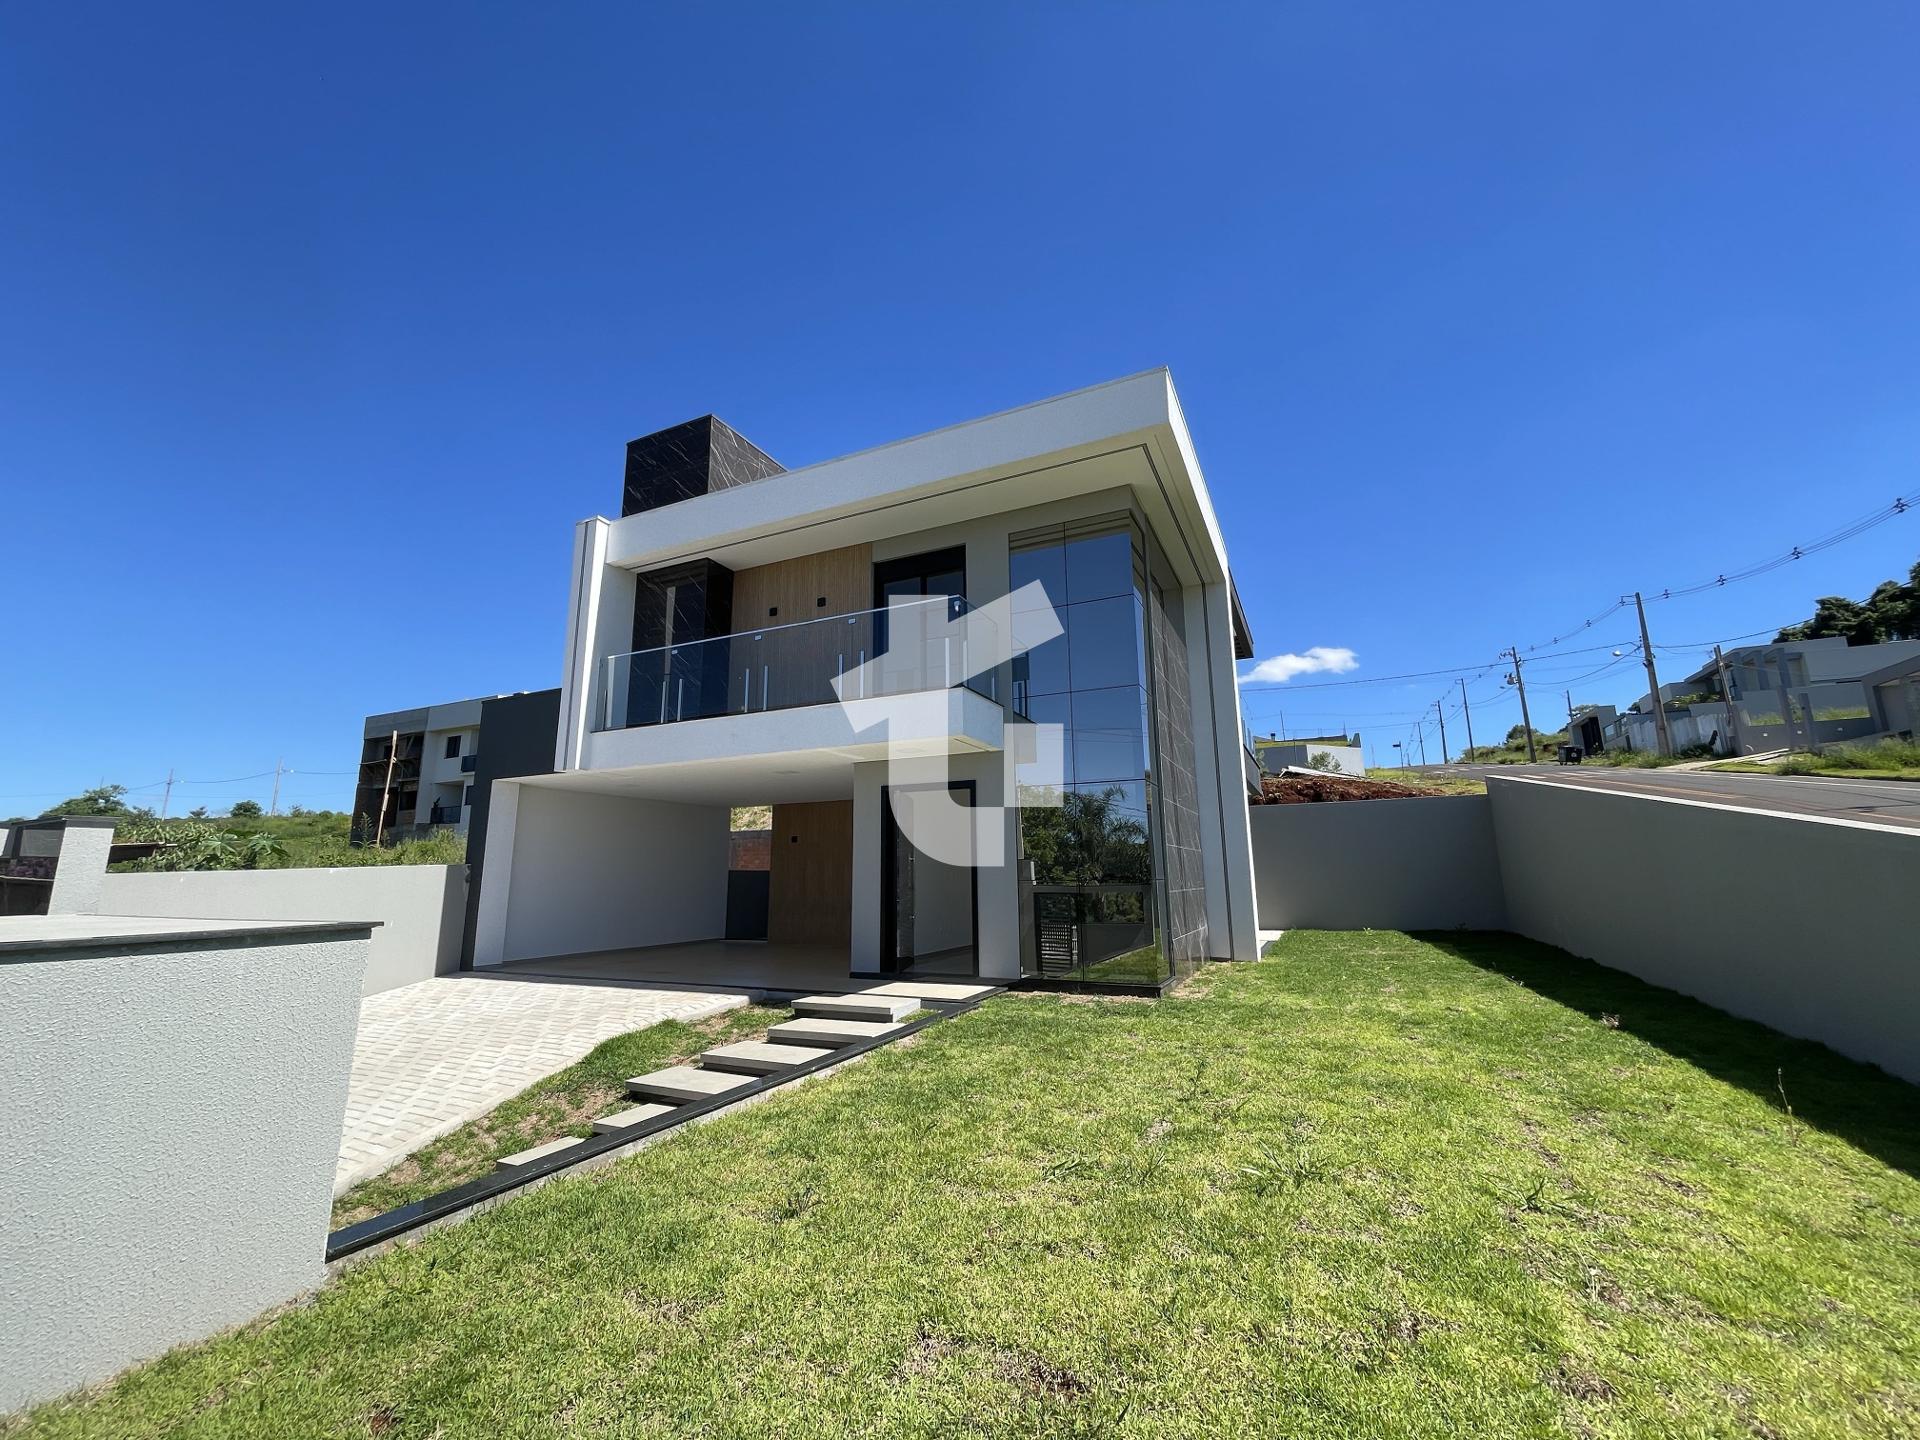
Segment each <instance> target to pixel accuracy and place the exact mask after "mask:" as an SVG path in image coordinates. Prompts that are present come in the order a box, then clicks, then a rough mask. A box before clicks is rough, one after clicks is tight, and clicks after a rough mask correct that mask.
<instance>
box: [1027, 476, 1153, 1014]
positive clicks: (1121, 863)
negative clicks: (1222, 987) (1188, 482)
mask: <svg viewBox="0 0 1920 1440" xmlns="http://www.w3.org/2000/svg"><path fill="white" fill-rule="evenodd" d="M1009 551H1010V553H1009V556H1008V559H1009V565H1010V580H1011V588H1012V589H1013V591H1014V592H1015V597H1016V598H1015V600H1014V605H1015V608H1016V610H1018V609H1020V608H1023V607H1025V606H1028V605H1031V603H1032V602H1031V601H1027V600H1022V599H1020V598H1019V596H1018V592H1019V591H1020V589H1021V588H1022V587H1023V586H1025V585H1027V584H1029V583H1033V582H1038V584H1039V585H1040V586H1041V587H1042V590H1043V591H1044V594H1045V596H1046V600H1047V602H1048V603H1050V604H1051V605H1052V606H1053V608H1054V610H1055V612H1056V613H1057V614H1058V615H1059V617H1060V622H1061V625H1062V626H1063V628H1064V630H1065V632H1066V633H1065V634H1063V635H1061V636H1059V637H1058V638H1056V639H1054V640H1050V641H1048V642H1047V643H1046V644H1045V645H1041V646H1038V647H1036V648H1034V649H1032V650H1029V651H1027V652H1026V653H1025V654H1023V655H1020V656H1017V657H1015V659H1014V662H1013V687H1014V694H1013V708H1014V709H1015V710H1016V711H1017V712H1020V713H1023V714H1025V715H1026V716H1027V717H1028V718H1029V719H1031V720H1033V721H1034V722H1035V723H1053V724H1057V725H1059V726H1060V727H1061V729H1062V731H1063V732H1064V744H1063V747H1062V752H1063V753H1062V760H1063V770H1064V774H1063V776H1062V781H1063V784H1062V788H1061V792H1060V795H1059V800H1060V804H1059V805H1058V806H1057V807H1054V806H1047V805H1043V804H1037V803H1034V802H1036V801H1038V800H1040V799H1041V798H1042V797H1040V796H1039V795H1037V794H1034V793H1033V792H1031V791H1023V792H1022V794H1021V797H1020V799H1021V802H1022V809H1021V816H1020V831H1021V846H1022V850H1023V852H1024V855H1025V857H1026V858H1027V859H1028V860H1029V861H1031V862H1032V865H1033V882H1034V883H1033V916H1034V918H1033V925H1034V930H1035V932H1036V933H1035V936H1034V941H1035V944H1034V954H1035V963H1036V968H1037V969H1038V970H1039V972H1040V973H1041V974H1044V975H1049V976H1058V977H1061V978H1066V979H1073V980H1082V981H1089V982H1093V983H1101V982H1105V983H1110V984H1136V985H1137V984H1157V983H1159V982H1160V981H1162V980H1165V979H1166V978H1168V976H1169V975H1170V974H1171V973H1172V969H1171V964H1170V960H1169V952H1168V948H1167V946H1166V944H1165V943H1164V940H1163V937H1164V934H1165V917H1166V913H1167V903H1166V886H1165V879H1164V870H1163V868H1162V867H1161V866H1160V865H1158V864H1156V861H1155V856H1156V854H1157V853H1158V851H1159V848H1160V845H1159V840H1158V837H1157V836H1156V834H1155V827H1156V824H1157V823H1158V814H1159V809H1160V804H1161V798H1160V796H1159V794H1158V793H1157V792H1158V785H1157V782H1156V779H1155V775H1154V769H1153V750H1154V742H1153V728H1152V719H1151V716H1152V710H1151V703H1150V698H1149V689H1148V686H1149V677H1150V674H1151V672H1150V670H1149V668H1148V652H1147V635H1148V624H1147V594H1148V580H1147V563H1146V552H1145V546H1144V543H1143V539H1142V536H1141V533H1140V529H1139V527H1138V526H1137V525H1136V524H1135V523H1134V521H1133V519H1132V517H1131V516H1129V515H1125V514H1120V515H1108V516H1102V517H1099V518H1097V519H1091V520H1085V521H1076V522H1070V523H1068V524H1064V525H1052V526H1046V527H1043V528H1041V529H1038V530H1032V531H1025V532H1022V533H1020V534H1017V535H1014V536H1012V537H1010V542H1009Z"/></svg>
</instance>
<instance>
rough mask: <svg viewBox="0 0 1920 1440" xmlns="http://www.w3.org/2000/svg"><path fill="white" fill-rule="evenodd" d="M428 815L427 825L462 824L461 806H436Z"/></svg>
mask: <svg viewBox="0 0 1920 1440" xmlns="http://www.w3.org/2000/svg"><path fill="white" fill-rule="evenodd" d="M427 813H428V817H429V818H428V821H427V823H428V824H430V825H458V824H459V823H460V806H458V805H435V806H434V807H433V809H432V810H430V811H428V812H427Z"/></svg>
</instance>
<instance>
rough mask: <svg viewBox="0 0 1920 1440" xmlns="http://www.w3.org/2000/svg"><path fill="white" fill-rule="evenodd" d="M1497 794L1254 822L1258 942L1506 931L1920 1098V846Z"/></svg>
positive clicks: (1641, 799) (1308, 810)
mask: <svg viewBox="0 0 1920 1440" xmlns="http://www.w3.org/2000/svg"><path fill="white" fill-rule="evenodd" d="M1488 792H1489V793H1488V794H1487V795H1484V796H1477V795H1476V796H1457V797H1448V798H1428V799H1420V800H1365V801H1350V802H1337V803H1327V804H1318V805H1262V806H1256V807H1254V809H1253V810H1252V812H1251V820H1252V824H1253V855H1254V869H1255V874H1256V876H1257V879H1258V886H1259V897H1260V924H1261V926H1262V927H1263V928H1265V929H1271V930H1283V929H1292V928H1313V929H1328V930H1360V929H1380V930H1444V929H1452V928H1454V927H1456V926H1465V927H1467V928H1471V929H1486V930H1511V931H1513V932H1515V933H1516V934H1520V935H1525V936H1527V937H1529V938H1530V939H1534V940H1540V941H1543V942H1545V943H1546V944H1549V945H1557V946H1559V947H1560V948H1561V949H1563V950H1567V951H1570V952H1572V953H1573V954H1575V955H1578V956H1581V957H1583V958H1586V959H1590V960H1596V961H1598V962H1599V963H1600V964H1602V965H1608V966H1611V967H1613V968H1614V969H1617V970H1625V971H1627V972H1629V973H1630V974H1633V975H1638V976H1639V977H1640V978H1641V979H1643V980H1647V981H1650V982H1652V983H1653V984H1656V985H1664V986H1666V987H1668V988H1669V989H1673V990H1678V991H1681V992H1682V993H1683V994H1687V995H1692V996H1695V997H1697V998H1699V999H1701V1000H1704V1001H1706V1002H1707V1003H1708V1004H1711V1005H1716V1006H1718V1007H1720V1008H1721V1009H1723V1010H1726V1011H1728V1012H1730V1013H1732V1014H1735V1015H1741V1016H1745V1017H1747V1018H1748V1019H1753V1020H1758V1021H1761V1022H1763V1023H1764V1024H1767V1025H1771V1026H1773V1027H1774V1028H1775V1029H1777V1030H1782V1031H1784V1032H1786V1033H1787V1034H1789V1035H1798V1036H1803V1037H1805V1038H1807V1039H1811V1040H1818V1041H1821V1042H1822V1043H1824V1044H1827V1045H1831V1046H1832V1047H1833V1048H1834V1049H1835V1050H1838V1051H1839V1052H1840V1053H1842V1054H1843V1055H1849V1056H1852V1057H1853V1058H1855V1059H1857V1060H1866V1061H1870V1062H1872V1063H1874V1064H1877V1065H1881V1066H1883V1067H1885V1068H1886V1069H1887V1070H1889V1071H1891V1072H1893V1073H1894V1074H1896V1075H1900V1076H1903V1077H1905V1078H1906V1079H1909V1080H1914V1081H1920V1024H1916V1023H1915V1020H1914V1017H1915V1016H1916V1015H1920V833H1915V832H1910V831H1904V830H1898V829H1894V828H1892V827H1875V826H1872V825H1866V824H1861V823H1860V822H1857V821H1844V820H1827V819H1820V818H1815V817H1811V816H1783V815H1770V814H1767V813H1766V812H1764V811H1759V810H1746V809H1740V808H1738V807H1733V806H1718V805H1711V804H1701V803H1698V802H1693V801H1684V800H1665V799H1658V798H1654V797H1651V796H1644V795H1623V794H1619V793H1612V792H1607V791H1602V790H1595V789H1591V788H1588V787H1586V786H1578V787H1576V786H1572V785H1558V784H1554V783H1553V782H1551V781H1541V780H1522V779H1517V778H1515V779H1509V778H1506V777H1496V778H1494V779H1492V780H1489V781H1488ZM1582 857H1588V858H1589V859H1591V857H1601V859H1600V861H1599V863H1586V862H1585V861H1583V859H1582Z"/></svg>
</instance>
